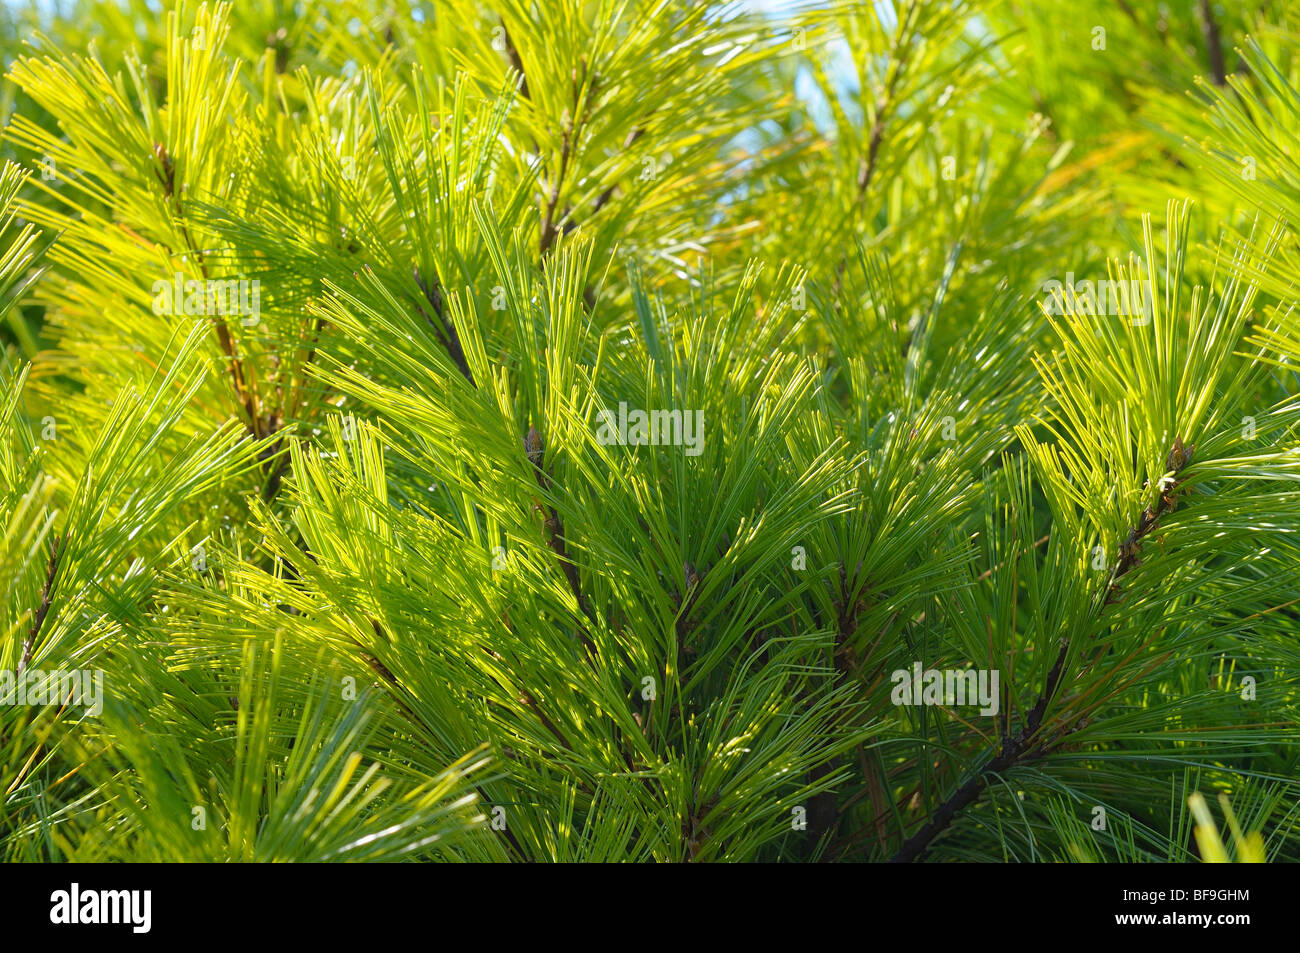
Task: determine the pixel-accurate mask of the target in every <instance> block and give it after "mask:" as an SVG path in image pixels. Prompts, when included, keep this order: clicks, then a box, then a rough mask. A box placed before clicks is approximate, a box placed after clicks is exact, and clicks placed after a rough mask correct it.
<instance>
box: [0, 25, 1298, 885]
mask: <svg viewBox="0 0 1300 953" xmlns="http://www.w3.org/2000/svg"><path fill="white" fill-rule="evenodd" d="M52 6H53V9H52V10H51V9H50V8H49V6H48V5H34V6H32V7H28V8H24V7H22V6H19V5H17V4H14V5H10V6H8V7H6V8H4V9H3V11H0V42H3V45H4V52H5V62H6V67H7V79H6V83H5V86H4V93H3V95H4V107H5V112H6V114H7V124H6V132H5V136H4V140H3V150H4V152H5V156H6V158H7V159H9V160H12V162H13V163H15V164H14V165H12V166H10V167H8V168H7V171H6V172H5V174H4V176H3V180H2V181H0V199H3V203H2V204H3V208H4V212H3V215H2V216H0V219H2V220H3V221H4V222H5V227H4V231H3V234H2V235H0V241H2V243H3V244H0V248H2V249H3V250H4V252H3V254H4V257H3V258H2V259H0V277H2V278H3V280H2V281H0V301H3V307H4V309H5V315H4V318H3V330H2V331H0V334H2V335H3V338H2V340H3V343H4V346H5V361H4V372H3V380H0V422H2V424H3V427H2V430H0V435H2V437H3V440H2V441H0V473H3V482H0V580H3V585H4V590H5V591H4V600H5V613H4V615H3V617H0V669H9V670H16V669H18V668H20V667H23V666H30V667H32V668H40V669H43V670H50V669H55V668H59V667H64V668H72V667H83V668H100V669H103V670H104V672H105V686H106V698H105V710H104V712H103V714H102V715H101V716H100V717H98V718H89V717H85V716H83V715H82V713H81V712H80V710H78V709H76V708H73V707H71V706H65V707H62V708H59V707H54V706H50V707H44V708H20V707H16V706H14V707H9V706H0V794H2V800H0V805H2V806H0V852H2V853H3V855H4V857H5V858H6V859H7V860H46V861H49V860H54V861H79V860H106V859H107V860H120V859H130V860H186V861H196V860H321V859H326V860H346V859H358V860H365V859H371V860H373V859H397V858H416V859H436V860H493V861H505V860H550V861H560V860H582V861H618V860H673V861H676V860H697V861H709V860H727V861H749V860H889V859H895V860H913V859H919V858H924V859H927V860H997V861H1092V860H1124V861H1149V860H1174V861H1183V860H1193V859H1196V858H1198V857H1201V856H1206V857H1207V858H1210V859H1223V858H1227V857H1235V858H1237V859H1251V858H1258V857H1261V856H1266V857H1267V858H1269V859H1272V860H1295V859H1297V857H1298V856H1300V831H1297V826H1296V819H1297V797H1296V795H1297V750H1298V749H1297V747H1296V744H1295V741H1296V714H1297V712H1296V672H1297V666H1298V663H1300V651H1298V649H1297V646H1298V644H1300V643H1298V642H1297V638H1296V636H1297V631H1298V629H1300V626H1298V622H1300V609H1298V606H1300V585H1298V584H1297V580H1298V579H1300V572H1298V569H1300V552H1298V550H1297V546H1296V535H1295V534H1296V529H1297V527H1298V526H1300V495H1298V493H1297V483H1296V481H1297V479H1298V478H1300V455H1297V450H1296V437H1297V424H1298V423H1300V416H1298V415H1300V405H1298V404H1297V401H1296V394H1297V386H1296V385H1297V377H1296V373H1295V370H1294V364H1295V362H1296V361H1297V360H1300V325H1298V324H1297V316H1296V311H1295V308H1296V300H1297V299H1296V285H1295V275H1296V274H1297V264H1298V263H1300V242H1297V236H1296V230H1295V224H1294V223H1295V222H1296V221H1297V220H1298V219H1300V93H1298V92H1297V87H1298V86H1300V77H1298V75H1297V74H1298V71H1300V63H1298V62H1297V58H1296V51H1297V49H1300V43H1298V42H1297V41H1298V40H1300V11H1297V10H1296V9H1295V8H1294V7H1293V6H1290V5H1287V4H1277V3H1271V2H1263V3H1241V4H1238V3H1223V4H1216V3H1212V2H1197V3H1192V2H1188V3H1180V4H1172V3H1169V4H1166V3H1151V2H1140V0H1119V2H1113V3H1112V2H1103V0H1083V2H1077V3H1075V2H1071V3H1064V2H1060V0H989V2H983V0H972V2H967V0H960V2H956V3H946V2H945V3H938V2H930V0H895V2H893V3H889V2H883V0H882V2H880V3H874V4H866V3H858V2H844V3H829V4H799V5H790V6H783V7H782V8H780V9H779V10H753V9H748V8H745V7H740V6H708V5H696V4H684V3H677V2H668V0H658V2H654V0H597V2H579V0H556V2H546V3H536V4H535V3H525V2H522V0H500V2H497V3H493V4H488V3H484V2H481V0H473V2H470V0H438V2H434V3H426V2H407V0H384V2H377V0H355V2H354V0H332V2H322V0H301V2H297V3H287V2H280V0H240V2H238V3H237V4H235V6H234V7H233V8H232V7H230V6H228V5H213V4H198V3H193V2H189V3H186V2H181V3H175V4H173V3H167V4H165V5H163V4H156V3H147V2H143V0H129V2H127V0H123V2H120V3H105V2H65V3H58V4H54V5H52ZM1099 30H1100V31H1101V32H1100V33H1099V32H1098V31H1099ZM24 173H26V176H25V177H24ZM176 272H181V273H183V274H184V275H185V277H186V278H190V279H200V280H223V279H236V280H248V281H251V280H254V279H256V280H257V281H258V282H259V287H260V289H261V299H260V300H261V313H260V320H259V321H258V322H257V323H256V324H254V325H251V326H246V325H244V324H243V323H241V322H239V321H237V320H232V319H228V318H226V317H223V316H220V315H218V316H213V317H211V318H207V319H205V318H199V319H196V318H194V317H186V316H184V315H171V314H161V315H160V314H157V313H155V310H154V308H153V307H152V304H153V301H154V297H155V293H154V291H153V290H152V289H153V284H154V282H155V281H157V280H164V281H166V280H169V279H170V278H171V276H172V275H173V274H175V273H176ZM1067 273H1068V274H1072V275H1073V276H1075V277H1076V278H1083V277H1087V278H1089V279H1091V280H1093V281H1097V280H1100V279H1102V278H1106V277H1107V276H1108V275H1113V276H1115V277H1123V278H1125V279H1135V280H1138V281H1142V282H1147V283H1149V287H1150V288H1151V289H1152V291H1153V294H1152V297H1153V301H1154V304H1155V307H1154V309H1153V314H1152V315H1151V320H1150V321H1147V322H1144V323H1136V324H1135V323H1133V322H1131V321H1129V320H1126V319H1123V318H1115V317H1105V316H1097V315H1095V314H1089V313H1081V309H1079V308H1076V307H1074V306H1072V305H1071V304H1070V303H1069V302H1059V301H1058V302H1056V306H1055V307H1047V308H1045V307H1044V306H1043V305H1044V303H1045V302H1046V301H1047V296H1045V294H1044V292H1043V288H1044V283H1045V282H1047V281H1049V280H1052V279H1056V280H1061V281H1064V280H1066V275H1067ZM1049 312H1055V313H1049ZM621 401H622V402H627V403H628V404H629V405H630V406H632V407H643V408H668V407H678V408H685V409H690V410H701V411H702V412H703V414H704V420H705V434H706V437H705V443H704V450H703V453H702V454H701V455H699V456H697V457H691V456H686V455H684V454H683V453H682V452H681V448H677V447H639V448H638V447H625V446H607V445H603V444H601V443H600V442H598V441H597V439H596V423H595V422H596V420H597V413H598V411H600V410H602V409H605V408H617V406H618V405H619V403H620V402H621ZM1192 446H1194V448H1195V449H1194V453H1187V452H1185V451H1183V450H1182V449H1180V448H1183V447H1192ZM914 661H922V662H923V663H924V664H925V665H926V666H927V667H935V668H962V667H965V666H968V665H970V666H973V667H975V668H977V669H997V670H999V672H1000V673H1001V676H1002V678H1001V688H1002V697H1001V699H1000V702H1001V711H1000V713H999V715H998V716H997V717H994V718H988V717H979V716H978V715H973V714H972V712H973V709H969V708H967V709H963V708H956V707H941V708H935V709H931V708H923V707H922V708H907V707H897V706H895V705H893V704H892V703H891V700H890V691H891V688H892V683H891V681H890V678H889V674H890V672H891V671H893V670H896V669H906V668H910V667H911V665H912V663H913V662H914ZM646 679H651V680H653V685H654V698H653V700H651V699H650V698H649V697H648V694H647V692H646V685H647V684H648V683H647V682H646V681H645V680H646ZM1248 680H1249V681H1248ZM354 687H355V691H353V688H354ZM1197 792H1199V793H1200V794H1201V795H1202V798H1201V799H1199V800H1194V801H1193V803H1194V804H1195V805H1197V810H1198V812H1199V813H1200V815H1201V816H1200V817H1199V819H1198V820H1199V821H1200V823H1201V832H1200V834H1199V835H1196V836H1194V827H1195V826H1196V820H1197V819H1194V818H1193V817H1192V812H1191V810H1190V809H1189V797H1190V796H1193V795H1194V794H1195V793H1197ZM1219 794H1225V795H1228V797H1229V798H1230V802H1231V805H1232V807H1231V809H1230V811H1228V812H1227V814H1226V815H1225V814H1224V808H1223V807H1221V806H1220V805H1221V804H1223V805H1226V804H1227V803H1228V802H1227V800H1224V801H1222V802H1221V801H1219V800H1218V798H1217V795H1219ZM1205 796H1209V798H1210V803H1211V804H1212V805H1213V808H1214V810H1215V811H1216V812H1217V813H1218V814H1219V816H1220V819H1221V823H1222V826H1223V827H1224V829H1225V831H1226V830H1228V829H1231V830H1232V832H1233V833H1234V834H1235V835H1236V836H1235V837H1234V838H1232V839H1230V840H1229V846H1228V849H1227V852H1226V853H1224V852H1222V851H1218V850H1216V849H1214V848H1213V847H1212V846H1210V847H1207V846H1206V845H1207V844H1209V845H1212V844H1213V841H1212V840H1210V839H1208V833H1207V832H1208V823H1212V822H1213V819H1212V818H1207V816H1206V811H1205V805H1206V801H1205ZM1098 808H1102V809H1103V811H1104V817H1105V825H1104V827H1103V828H1102V829H1098V828H1097V825H1096V820H1097V818H1098V816H1099V814H1098V810H1097V809H1098ZM200 817H201V818H202V820H203V823H202V824H200V823H199V818H200ZM801 817H802V818H805V819H806V824H800V823H798V821H799V819H800V818H801ZM1225 839H1228V838H1227V837H1226V834H1225Z"/></svg>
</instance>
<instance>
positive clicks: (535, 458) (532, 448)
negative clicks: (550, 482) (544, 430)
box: [524, 424, 542, 470]
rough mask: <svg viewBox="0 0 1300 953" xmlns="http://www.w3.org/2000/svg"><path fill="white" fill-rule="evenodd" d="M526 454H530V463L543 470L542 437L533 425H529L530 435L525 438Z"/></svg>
mask: <svg viewBox="0 0 1300 953" xmlns="http://www.w3.org/2000/svg"><path fill="white" fill-rule="evenodd" d="M524 452H525V453H527V454H528V462H529V463H531V464H532V465H533V466H535V467H537V468H538V469H539V470H540V469H541V468H542V435H541V434H539V433H538V432H537V428H536V427H534V426H533V425H532V424H529V425H528V435H527V436H526V437H524Z"/></svg>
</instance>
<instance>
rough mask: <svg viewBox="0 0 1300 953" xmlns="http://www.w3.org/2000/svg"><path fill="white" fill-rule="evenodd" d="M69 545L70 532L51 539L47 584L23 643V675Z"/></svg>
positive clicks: (21, 664)
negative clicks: (62, 557) (60, 558)
mask: <svg viewBox="0 0 1300 953" xmlns="http://www.w3.org/2000/svg"><path fill="white" fill-rule="evenodd" d="M67 545H68V534H67V533H64V534H63V538H62V539H58V540H51V541H50V559H49V562H48V563H46V565H45V585H44V586H43V587H42V589H41V604H40V605H39V606H38V607H37V608H36V611H35V612H34V613H33V614H32V627H31V630H30V631H29V632H28V634H27V641H25V642H24V643H23V656H22V659H21V661H19V663H18V673H19V674H20V675H21V674H22V673H23V672H24V671H26V670H27V666H28V665H30V664H31V661H32V652H33V650H34V649H35V647H36V639H37V637H38V636H39V635H40V634H41V626H43V625H44V624H45V617H46V616H47V615H48V614H49V611H50V600H51V598H53V595H54V576H55V573H57V572H58V568H59V554H60V553H62V552H63V550H64V549H65V548H66V547H67Z"/></svg>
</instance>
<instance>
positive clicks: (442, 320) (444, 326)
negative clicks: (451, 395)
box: [411, 267, 478, 387]
mask: <svg viewBox="0 0 1300 953" xmlns="http://www.w3.org/2000/svg"><path fill="white" fill-rule="evenodd" d="M411 270H412V272H413V273H414V275H415V283H416V284H417V285H418V286H419V288H420V291H421V292H422V293H423V294H424V298H425V300H426V301H428V302H429V306H430V307H431V308H432V309H433V313H434V315H436V316H437V319H438V320H437V321H434V319H433V318H431V317H429V315H428V313H427V312H426V311H425V310H424V309H423V308H421V307H420V306H419V305H418V304H417V305H416V306H415V310H417V311H419V312H420V314H421V315H423V316H424V320H425V321H427V322H428V323H429V327H431V328H433V333H434V334H435V335H437V337H438V341H439V343H441V344H442V346H443V347H444V348H446V349H447V354H448V356H450V357H451V359H452V361H453V362H455V364H456V367H458V368H459V369H460V372H461V374H462V375H464V377H465V380H467V381H469V383H470V386H471V387H477V386H478V384H477V383H475V381H474V375H473V373H472V372H471V371H470V369H469V361H468V360H466V359H465V348H464V346H463V345H462V344H461V342H460V335H458V334H457V333H456V325H455V323H454V322H453V321H452V320H451V319H450V318H449V317H448V316H447V313H446V308H445V307H444V304H443V299H442V284H441V282H439V281H438V278H437V276H436V275H435V276H434V279H433V286H432V287H429V286H427V285H426V284H425V283H424V279H423V278H421V277H420V269H419V268H418V267H416V268H413V269H411Z"/></svg>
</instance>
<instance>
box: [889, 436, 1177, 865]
mask: <svg viewBox="0 0 1300 953" xmlns="http://www.w3.org/2000/svg"><path fill="white" fill-rule="evenodd" d="M1195 450H1196V445H1195V444H1190V445H1188V446H1184V445H1183V441H1182V439H1181V438H1179V437H1175V438H1174V443H1173V446H1172V447H1171V448H1170V450H1169V454H1168V456H1167V457H1166V458H1165V470H1166V472H1167V473H1172V474H1173V475H1174V476H1175V477H1176V476H1177V475H1178V473H1179V472H1181V471H1182V470H1183V469H1184V468H1185V467H1186V466H1188V465H1189V464H1190V463H1191V462H1192V455H1193V453H1194V452H1195ZM1176 487H1177V484H1176V483H1175V484H1174V485H1172V486H1170V487H1169V489H1167V490H1166V489H1164V488H1163V487H1161V488H1160V492H1159V497H1158V500H1157V503H1156V505H1155V507H1154V508H1152V507H1147V508H1146V509H1144V510H1143V511H1142V514H1141V516H1139V517H1138V522H1137V524H1136V525H1135V526H1134V527H1133V528H1132V530H1131V531H1130V532H1129V536H1128V539H1127V540H1126V541H1125V542H1124V543H1122V544H1121V545H1120V550H1119V553H1120V558H1119V561H1118V562H1117V563H1116V566H1115V570H1114V572H1113V573H1112V574H1111V578H1110V580H1109V582H1108V584H1107V586H1106V589H1105V590H1104V592H1105V593H1106V595H1105V597H1104V599H1103V605H1105V604H1106V603H1109V602H1110V601H1111V597H1112V596H1113V595H1114V593H1115V592H1116V590H1117V589H1118V583H1119V580H1120V579H1121V578H1122V577H1123V576H1125V575H1126V574H1128V573H1129V572H1130V571H1131V570H1132V569H1133V568H1134V567H1135V566H1137V564H1138V561H1139V560H1138V557H1137V552H1138V550H1139V549H1140V541H1141V539H1142V538H1143V537H1144V536H1146V535H1147V534H1148V533H1150V532H1151V531H1152V530H1153V529H1154V528H1155V527H1156V525H1157V523H1158V522H1159V520H1160V518H1161V517H1162V516H1164V515H1165V514H1166V513H1168V512H1170V511H1172V510H1173V509H1174V508H1175V507H1176V505H1177V498H1176ZM1069 651H1070V640H1069V639H1063V640H1062V641H1061V649H1060V652H1058V653H1057V656H1056V662H1055V664H1053V665H1052V667H1051V669H1050V670H1049V671H1048V673H1047V680H1046V683H1045V685H1044V687H1043V693H1042V694H1041V695H1039V696H1038V701H1037V702H1035V703H1034V707H1033V708H1031V709H1030V710H1029V712H1028V714H1027V715H1026V716H1025V726H1024V728H1022V729H1021V730H1020V732H1019V733H1018V734H1017V735H1016V736H1015V737H1014V738H1009V737H1006V736H1004V737H1003V741H1002V753H1001V754H999V755H998V756H997V757H995V758H994V759H993V760H991V761H989V762H988V763H987V764H985V765H984V767H982V768H980V770H979V771H977V772H976V773H975V774H974V775H973V776H971V777H970V778H969V779H968V780H967V781H966V783H965V784H963V785H962V786H961V787H960V788H958V789H957V790H956V792H955V793H954V794H953V795H952V797H950V798H949V799H948V800H946V801H944V803H943V804H941V805H940V806H939V808H938V810H936V811H935V812H934V813H933V814H932V815H931V816H930V819H929V820H928V821H927V822H926V824H925V826H924V827H922V828H921V829H920V830H919V831H917V833H916V834H914V835H913V836H912V837H910V838H909V839H908V840H907V841H906V842H904V844H903V846H902V848H901V849H900V850H899V851H898V853H897V854H895V855H894V856H893V858H891V863H907V862H909V861H913V860H916V859H917V858H918V857H920V856H921V855H922V854H923V853H924V852H925V851H926V850H927V849H929V846H930V843H931V841H933V840H934V838H935V837H937V836H938V835H939V834H940V833H942V832H943V831H944V829H946V828H947V827H948V825H949V824H951V823H952V821H953V819H954V818H955V817H956V816H957V814H958V813H959V812H960V811H961V810H962V809H963V808H965V807H967V806H969V805H970V804H972V803H973V802H974V801H976V800H977V799H978V798H979V796H980V794H981V793H982V792H983V791H984V788H985V787H986V786H987V784H988V777H989V775H993V774H1000V773H1002V772H1003V771H1006V770H1007V769H1008V768H1010V767H1012V766H1014V765H1016V764H1022V763H1024V762H1026V761H1032V760H1036V759H1037V758H1041V757H1043V756H1044V755H1045V754H1047V752H1048V751H1049V750H1051V749H1052V748H1053V747H1054V746H1055V745H1057V744H1058V743H1059V742H1060V741H1061V740H1062V739H1063V738H1065V737H1066V736H1067V735H1068V734H1069V733H1070V732H1071V731H1073V730H1075V728H1077V727H1078V726H1077V725H1076V726H1074V727H1071V726H1065V727H1063V728H1061V729H1060V730H1058V731H1057V732H1056V734H1055V735H1053V736H1052V737H1051V738H1050V739H1049V740H1048V741H1047V742H1045V743H1043V744H1039V745H1037V746H1035V745H1034V741H1033V739H1034V737H1035V735H1036V734H1037V733H1038V729H1039V727H1040V726H1041V724H1042V721H1043V716H1044V714H1046V712H1047V706H1048V705H1049V704H1050V703H1051V701H1052V698H1053V697H1055V695H1056V692H1057V690H1058V689H1059V688H1060V686H1061V682H1062V680H1063V678H1064V674H1065V662H1066V659H1067V657H1068V655H1069Z"/></svg>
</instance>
